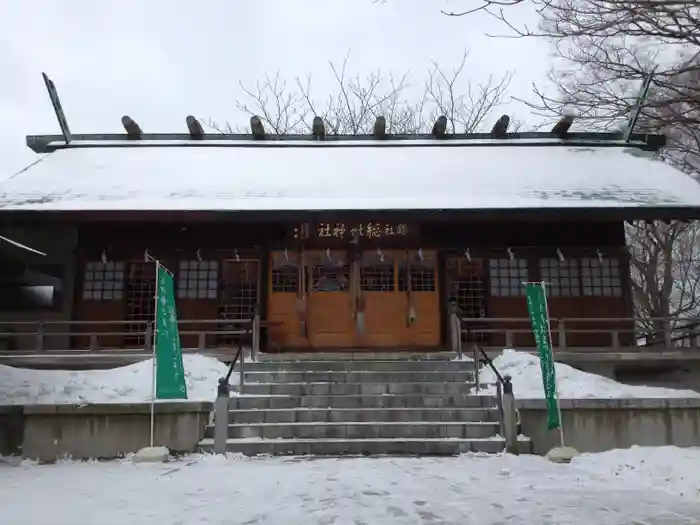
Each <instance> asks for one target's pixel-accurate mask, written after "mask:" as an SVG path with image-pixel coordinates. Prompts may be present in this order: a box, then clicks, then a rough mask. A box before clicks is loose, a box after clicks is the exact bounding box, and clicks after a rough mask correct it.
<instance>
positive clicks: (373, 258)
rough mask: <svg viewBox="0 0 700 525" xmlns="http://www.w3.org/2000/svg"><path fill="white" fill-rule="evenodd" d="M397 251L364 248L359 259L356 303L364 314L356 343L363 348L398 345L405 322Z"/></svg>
mask: <svg viewBox="0 0 700 525" xmlns="http://www.w3.org/2000/svg"><path fill="white" fill-rule="evenodd" d="M397 255H398V253H397V252H391V251H386V252H383V251H382V250H379V249H378V250H372V251H366V252H364V253H363V254H362V256H361V257H360V258H359V260H358V263H359V265H360V268H359V270H360V272H359V274H360V287H359V304H360V309H361V311H362V316H363V317H364V322H362V323H360V330H358V343H359V345H360V346H364V347H370V348H371V347H392V346H399V345H400V344H401V343H402V341H401V336H402V331H403V330H402V329H403V326H404V325H405V322H404V319H405V316H404V315H402V314H403V313H405V305H404V303H405V301H404V297H403V294H401V293H400V292H399V291H398V289H397V272H396V263H397V262H398V257H397Z"/></svg>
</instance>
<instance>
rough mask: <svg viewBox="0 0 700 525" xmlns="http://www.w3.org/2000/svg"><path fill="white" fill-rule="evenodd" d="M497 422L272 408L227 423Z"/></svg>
mask: <svg viewBox="0 0 700 525" xmlns="http://www.w3.org/2000/svg"><path fill="white" fill-rule="evenodd" d="M365 421H368V422H377V423H388V422H402V421H403V422H406V421H421V422H423V421H436V422H437V421H458V422H470V421H485V422H498V411H497V410H495V409H493V408H293V409H286V408H272V409H265V410H259V409H257V410H256V409H253V410H245V409H239V410H231V411H230V412H229V423H238V424H245V423H315V422H318V423H324V422H332V423H353V422H365Z"/></svg>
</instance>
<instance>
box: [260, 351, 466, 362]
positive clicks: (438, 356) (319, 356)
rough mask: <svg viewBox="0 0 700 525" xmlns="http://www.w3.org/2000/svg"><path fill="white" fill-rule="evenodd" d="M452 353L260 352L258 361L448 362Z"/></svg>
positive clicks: (453, 356)
mask: <svg viewBox="0 0 700 525" xmlns="http://www.w3.org/2000/svg"><path fill="white" fill-rule="evenodd" d="M455 355H456V354H455V352H453V351H432V352H416V351H405V350H404V351H394V352H381V351H379V352H376V351H374V350H371V351H366V350H359V351H353V349H349V350H344V351H340V352H283V353H278V354H271V353H264V352H260V353H259V354H258V360H259V361H270V362H275V361H449V360H451V359H454V358H455Z"/></svg>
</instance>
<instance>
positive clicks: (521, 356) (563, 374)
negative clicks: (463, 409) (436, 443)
mask: <svg viewBox="0 0 700 525" xmlns="http://www.w3.org/2000/svg"><path fill="white" fill-rule="evenodd" d="M493 364H494V366H495V367H496V370H498V371H499V372H500V374H501V375H502V376H504V375H506V374H508V375H510V376H511V378H512V380H513V393H514V394H515V397H516V398H519V399H542V398H544V388H543V386H542V370H541V368H540V359H539V357H538V356H535V355H532V354H529V353H527V352H518V351H517V350H510V349H506V350H504V351H503V353H502V354H501V355H499V356H498V357H497V358H496V359H494V360H493ZM555 369H556V375H557V389H558V393H559V397H560V398H561V399H584V398H588V399H620V398H638V399H639V398H658V397H661V398H669V397H673V398H679V397H700V393H699V392H695V391H693V390H676V389H673V388H662V387H652V386H634V385H625V384H623V383H618V382H617V381H614V380H612V379H608V378H607V377H602V376H599V375H596V374H590V373H588V372H582V371H581V370H577V369H576V368H574V367H572V366H569V365H565V364H563V363H555ZM495 380H496V378H495V375H494V373H493V371H492V370H491V369H490V368H489V367H488V366H486V367H483V368H482V369H481V373H480V377H479V382H480V383H481V382H487V383H493V382H494V381H495ZM489 390H495V387H491V388H490V389H489Z"/></svg>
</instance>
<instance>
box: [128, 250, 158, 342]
mask: <svg viewBox="0 0 700 525" xmlns="http://www.w3.org/2000/svg"><path fill="white" fill-rule="evenodd" d="M155 296H156V265H155V264H154V263H152V262H144V261H131V262H129V263H128V264H127V275H126V320H127V321H130V323H129V324H127V326H126V331H127V332H130V334H129V335H127V336H126V337H125V338H124V346H125V347H126V348H142V347H143V346H144V345H145V343H146V336H145V331H146V323H148V322H149V321H151V322H152V321H154V319H155V312H156V310H155Z"/></svg>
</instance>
